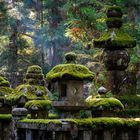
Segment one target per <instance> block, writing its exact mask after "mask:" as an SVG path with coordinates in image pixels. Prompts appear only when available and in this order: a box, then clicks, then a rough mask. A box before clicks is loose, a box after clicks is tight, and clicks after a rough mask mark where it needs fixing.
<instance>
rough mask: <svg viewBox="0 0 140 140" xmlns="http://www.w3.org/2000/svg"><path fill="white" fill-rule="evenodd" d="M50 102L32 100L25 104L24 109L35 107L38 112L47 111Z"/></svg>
mask: <svg viewBox="0 0 140 140" xmlns="http://www.w3.org/2000/svg"><path fill="white" fill-rule="evenodd" d="M51 103H52V102H51V101H50V100H32V101H28V102H27V103H26V104H25V108H27V109H29V110H30V109H32V107H37V108H38V109H39V110H48V109H49V108H50V106H51Z"/></svg>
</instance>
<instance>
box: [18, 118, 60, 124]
mask: <svg viewBox="0 0 140 140" xmlns="http://www.w3.org/2000/svg"><path fill="white" fill-rule="evenodd" d="M20 122H23V123H37V124H49V123H54V124H62V122H61V120H56V119H24V120H21V121H20Z"/></svg>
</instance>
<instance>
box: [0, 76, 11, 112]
mask: <svg viewBox="0 0 140 140" xmlns="http://www.w3.org/2000/svg"><path fill="white" fill-rule="evenodd" d="M12 90H13V89H12V88H10V83H9V81H8V80H7V79H6V78H5V77H3V76H0V112H1V114H6V113H11V106H9V105H7V103H6V100H5V98H6V97H7V96H8V95H9V94H10V93H12Z"/></svg>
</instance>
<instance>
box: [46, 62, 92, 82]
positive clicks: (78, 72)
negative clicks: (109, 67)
mask: <svg viewBox="0 0 140 140" xmlns="http://www.w3.org/2000/svg"><path fill="white" fill-rule="evenodd" d="M46 77H47V80H56V79H61V78H64V77H65V78H66V77H72V78H75V79H81V80H84V79H93V78H94V74H93V73H92V72H91V71H90V70H89V69H88V68H87V67H85V66H83V65H80V64H60V65H57V66H55V67H54V68H53V69H52V70H51V71H50V72H49V73H48V74H47V75H46Z"/></svg>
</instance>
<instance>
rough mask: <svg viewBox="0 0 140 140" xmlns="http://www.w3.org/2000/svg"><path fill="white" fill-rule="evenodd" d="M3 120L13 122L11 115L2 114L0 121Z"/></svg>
mask: <svg viewBox="0 0 140 140" xmlns="http://www.w3.org/2000/svg"><path fill="white" fill-rule="evenodd" d="M1 120H2V121H3V120H6V121H8V120H12V115H11V114H0V121H1Z"/></svg>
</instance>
